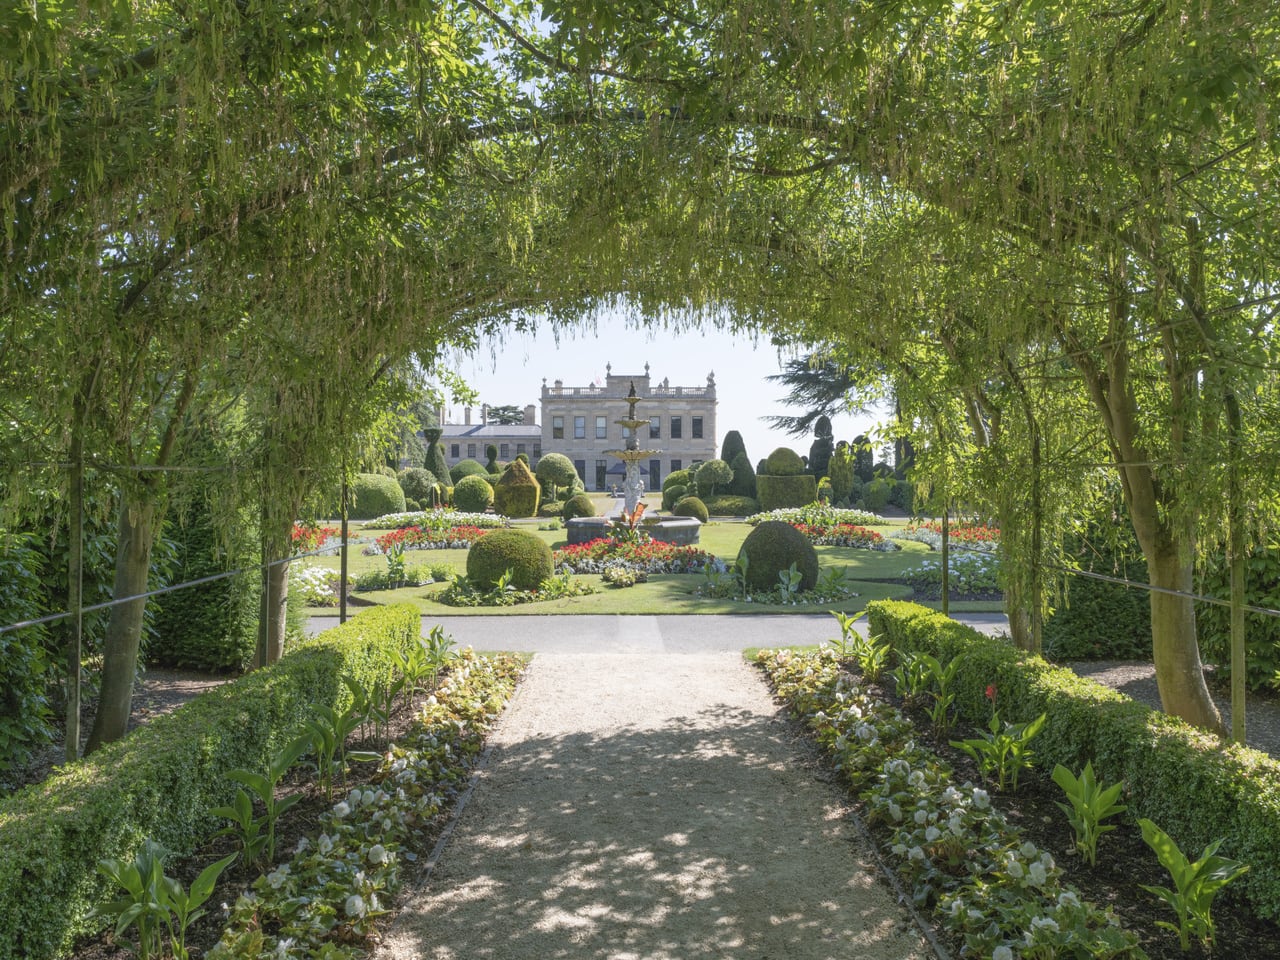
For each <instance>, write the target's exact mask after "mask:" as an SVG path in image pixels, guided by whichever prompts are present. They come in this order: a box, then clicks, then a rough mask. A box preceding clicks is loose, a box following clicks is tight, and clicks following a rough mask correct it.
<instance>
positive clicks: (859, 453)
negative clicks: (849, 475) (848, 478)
mask: <svg viewBox="0 0 1280 960" xmlns="http://www.w3.org/2000/svg"><path fill="white" fill-rule="evenodd" d="M875 461H876V454H875V451H874V450H872V449H871V440H870V439H868V437H867V435H866V434H865V433H860V434H858V435H857V436H856V437H854V438H853V472H854V474H855V475H856V476H857V478H858V479H859V480H860V481H862V482H863V483H870V482H871V481H872V480H874V479H875V476H876V470H875Z"/></svg>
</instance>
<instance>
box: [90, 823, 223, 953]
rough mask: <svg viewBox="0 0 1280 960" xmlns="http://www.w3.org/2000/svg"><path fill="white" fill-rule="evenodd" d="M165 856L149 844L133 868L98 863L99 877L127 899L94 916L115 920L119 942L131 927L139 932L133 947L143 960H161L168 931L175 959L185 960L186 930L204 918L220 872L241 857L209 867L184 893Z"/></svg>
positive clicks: (117, 862) (104, 907)
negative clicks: (169, 873)
mask: <svg viewBox="0 0 1280 960" xmlns="http://www.w3.org/2000/svg"><path fill="white" fill-rule="evenodd" d="M167 853H168V851H166V850H165V848H164V847H163V846H161V845H160V844H159V843H156V842H155V841H154V840H151V839H147V840H144V841H143V843H142V847H141V848H140V849H139V850H138V852H137V854H136V855H135V856H134V858H133V861H132V862H130V863H126V862H124V861H122V860H113V859H106V860H100V861H98V872H99V873H101V874H102V875H103V876H104V877H106V878H107V879H108V880H111V881H113V882H114V883H115V884H116V885H117V886H119V887H120V888H121V889H122V890H124V892H125V894H126V896H124V897H120V898H119V899H116V900H112V901H110V902H108V903H105V904H103V905H102V906H100V907H98V908H97V910H95V911H94V912H95V913H96V914H98V915H99V916H105V917H110V918H112V919H113V920H114V921H115V932H116V936H118V937H123V936H124V934H125V931H126V930H128V929H129V928H130V927H134V928H135V929H136V935H137V941H136V942H135V943H133V944H131V946H132V948H133V950H134V952H135V953H136V954H137V955H138V957H139V958H141V960H150V958H151V957H152V956H159V955H160V953H161V949H162V946H163V935H164V932H165V931H166V930H167V931H168V933H169V940H170V948H171V949H172V951H173V955H174V957H176V958H177V960H187V957H188V952H187V945H186V943H187V930H188V928H189V927H190V926H191V924H192V923H194V922H195V921H196V920H198V919H199V918H200V917H201V916H203V915H204V911H203V910H202V909H200V908H201V906H203V904H204V902H205V901H206V900H208V899H209V897H210V895H211V894H212V893H213V888H214V886H215V885H216V884H217V882H218V877H220V876H221V875H222V871H224V870H226V868H227V867H228V866H230V865H231V861H233V860H234V859H235V858H236V856H237V855H236V854H234V853H233V854H232V855H231V856H229V857H224V858H223V859H221V860H219V861H218V862H217V863H211V864H210V865H209V866H207V867H205V868H204V869H203V870H202V871H200V875H199V876H198V877H196V879H195V881H194V882H193V883H192V884H191V889H190V890H186V889H184V888H183V886H182V884H181V883H179V882H178V881H177V880H175V879H173V878H172V877H167V876H165V873H164V858H165V856H166V854H167Z"/></svg>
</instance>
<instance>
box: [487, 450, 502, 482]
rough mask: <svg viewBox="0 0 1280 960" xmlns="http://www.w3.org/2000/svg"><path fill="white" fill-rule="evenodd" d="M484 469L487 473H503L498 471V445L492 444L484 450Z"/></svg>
mask: <svg viewBox="0 0 1280 960" xmlns="http://www.w3.org/2000/svg"><path fill="white" fill-rule="evenodd" d="M484 457H485V460H484V469H485V472H486V473H489V474H494V473H501V472H502V471H501V470H500V469H498V447H497V445H496V444H493V443H490V444H488V445H487V446H486V447H485V448H484Z"/></svg>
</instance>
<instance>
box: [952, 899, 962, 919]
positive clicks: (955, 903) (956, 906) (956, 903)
mask: <svg viewBox="0 0 1280 960" xmlns="http://www.w3.org/2000/svg"><path fill="white" fill-rule="evenodd" d="M963 910H964V901H963V900H961V899H959V898H956V899H955V900H952V901H951V916H953V917H958V916H960V914H961V912H962V911H963Z"/></svg>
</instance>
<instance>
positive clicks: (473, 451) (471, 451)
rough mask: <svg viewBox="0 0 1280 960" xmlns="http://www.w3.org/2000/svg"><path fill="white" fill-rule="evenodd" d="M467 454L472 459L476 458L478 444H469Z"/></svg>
mask: <svg viewBox="0 0 1280 960" xmlns="http://www.w3.org/2000/svg"><path fill="white" fill-rule="evenodd" d="M467 456H468V457H470V458H471V459H472V460H474V459H475V458H476V445H475V444H474V443H468V444H467Z"/></svg>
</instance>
